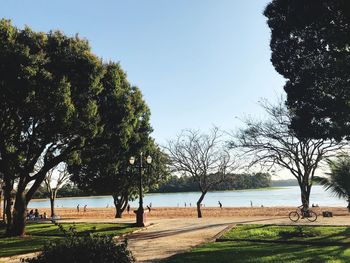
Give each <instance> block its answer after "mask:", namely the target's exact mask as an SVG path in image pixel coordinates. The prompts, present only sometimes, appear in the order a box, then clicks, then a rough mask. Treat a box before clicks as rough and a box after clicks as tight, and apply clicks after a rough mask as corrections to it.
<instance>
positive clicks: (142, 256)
mask: <svg viewBox="0 0 350 263" xmlns="http://www.w3.org/2000/svg"><path fill="white" fill-rule="evenodd" d="M74 221H75V222H79V221H84V222H86V221H94V222H96V221H99V222H116V220H115V219H108V220H74ZM117 221H118V222H127V220H124V219H119V220H117ZM299 222H300V224H305V225H350V216H339V217H334V218H323V217H320V218H318V219H317V221H316V222H315V223H310V222H308V221H307V220H300V221H299ZM151 223H153V224H154V225H152V226H150V227H148V228H146V229H144V230H142V231H139V232H136V233H133V234H131V235H129V236H128V240H129V248H130V249H131V250H132V251H133V253H134V255H135V257H136V259H137V262H140V263H150V262H159V261H160V260H162V259H164V258H167V257H170V256H171V255H174V254H177V253H181V252H184V251H187V250H189V249H191V248H192V247H195V246H197V245H199V244H202V243H204V242H208V241H210V240H213V238H214V237H215V236H216V235H217V234H218V233H219V232H221V231H222V230H224V229H225V228H226V227H227V226H229V225H231V224H286V225H290V224H291V222H290V220H289V219H288V217H250V218H244V217H229V218H214V217H212V218H201V219H198V218H176V219H152V221H151ZM293 224H294V223H293ZM27 255H28V254H27ZM30 256H31V257H32V256H33V254H31V255H30ZM21 257H23V255H22V256H16V257H11V258H0V263H2V262H6V263H17V262H20V258H21Z"/></svg>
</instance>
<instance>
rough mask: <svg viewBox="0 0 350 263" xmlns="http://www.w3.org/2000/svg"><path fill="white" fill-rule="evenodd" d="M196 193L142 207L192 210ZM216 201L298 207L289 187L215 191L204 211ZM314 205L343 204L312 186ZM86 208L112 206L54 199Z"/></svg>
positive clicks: (149, 198)
mask: <svg viewBox="0 0 350 263" xmlns="http://www.w3.org/2000/svg"><path fill="white" fill-rule="evenodd" d="M199 196H200V193H199V192H187V193H166V194H163V193H162V194H146V195H145V197H144V204H145V206H146V204H149V203H152V206H153V207H177V206H180V207H184V206H185V203H186V205H187V206H189V205H190V204H191V206H195V204H196V202H197V199H198V198H199ZM218 201H220V202H221V203H222V204H223V206H224V207H248V206H250V201H252V202H253V206H261V205H264V206H295V207H296V206H298V205H300V204H301V201H300V190H299V187H298V186H290V187H283V188H276V189H268V190H242V191H218V192H209V193H207V195H206V196H205V198H204V201H203V204H204V205H205V206H206V207H217V206H218ZM312 203H315V204H319V205H320V206H343V207H346V205H347V204H346V202H345V201H344V200H342V199H338V198H336V197H333V196H332V195H331V194H330V193H329V192H326V191H324V189H323V188H322V187H321V186H313V187H312V190H311V197H310V204H312ZM78 204H80V206H84V205H87V206H88V207H106V206H107V205H108V206H113V198H112V197H111V196H94V197H70V198H58V199H57V200H56V205H57V206H58V207H65V208H66V207H76V206H77V205H78ZM131 206H132V207H137V206H138V200H135V201H133V202H131ZM29 207H31V208H45V207H50V202H49V200H48V199H44V200H34V201H31V202H30V203H29Z"/></svg>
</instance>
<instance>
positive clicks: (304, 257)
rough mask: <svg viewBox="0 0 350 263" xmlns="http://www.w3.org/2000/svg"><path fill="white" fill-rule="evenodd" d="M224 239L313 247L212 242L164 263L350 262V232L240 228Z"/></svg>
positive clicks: (323, 228) (321, 228)
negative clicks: (336, 243) (337, 244)
mask: <svg viewBox="0 0 350 263" xmlns="http://www.w3.org/2000/svg"><path fill="white" fill-rule="evenodd" d="M222 238H223V239H225V238H227V239H250V240H275V241H279V240H280V241H283V240H295V241H307V242H315V244H312V245H299V244H283V243H273V244H272V243H263V242H261V243H260V242H248V241H226V242H211V243H207V244H204V245H202V246H199V247H196V248H194V249H192V250H191V251H190V252H186V253H183V254H178V255H175V256H173V257H171V258H169V259H167V260H165V261H164V262H166V263H177V262H194V263H195V262H208V263H210V262H213V263H220V262H242V263H245V262H249V263H252V262H257V263H258V262H261V263H270V262H271V263H272V262H284V263H285V262H288V263H289V262H293V263H299V262H300V263H301V262H315V263H323V262H332V263H346V262H350V228H349V227H332V226H302V227H298V226H270V225H239V226H237V227H235V228H233V229H232V230H231V231H229V232H228V233H226V234H225V235H224V236H223V237H222ZM317 242H341V243H349V246H336V245H329V246H320V245H319V244H317Z"/></svg>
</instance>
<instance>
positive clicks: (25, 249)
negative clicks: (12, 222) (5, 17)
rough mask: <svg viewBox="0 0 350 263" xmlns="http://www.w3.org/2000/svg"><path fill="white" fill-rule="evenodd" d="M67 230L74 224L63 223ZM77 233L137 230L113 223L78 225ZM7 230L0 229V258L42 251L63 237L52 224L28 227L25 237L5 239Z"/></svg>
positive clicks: (115, 234) (112, 232)
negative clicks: (48, 243) (50, 243)
mask: <svg viewBox="0 0 350 263" xmlns="http://www.w3.org/2000/svg"><path fill="white" fill-rule="evenodd" d="M62 225H63V227H64V228H65V229H67V230H68V229H69V227H70V226H72V225H73V224H68V223H63V224H62ZM75 228H76V231H77V232H78V233H79V234H81V235H82V234H84V233H98V234H101V235H112V236H117V235H122V234H125V233H128V232H131V231H133V230H135V228H134V227H133V226H132V225H131V224H111V223H77V224H75ZM4 233H5V229H4V228H3V227H1V228H0V257H7V256H13V255H18V254H23V253H29V252H33V251H38V250H41V249H42V247H43V245H44V244H46V243H47V242H49V241H54V240H55V239H59V238H62V237H63V233H62V232H60V231H59V230H58V227H57V226H56V225H54V224H50V223H33V224H28V225H27V227H26V233H27V236H25V237H5V236H4Z"/></svg>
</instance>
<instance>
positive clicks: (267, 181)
mask: <svg viewBox="0 0 350 263" xmlns="http://www.w3.org/2000/svg"><path fill="white" fill-rule="evenodd" d="M212 176H218V175H215V174H214V175H212ZM270 186H271V175H270V174H268V173H253V174H246V173H243V174H227V175H226V177H225V180H224V181H223V182H221V183H218V184H216V185H214V186H213V187H212V189H211V191H223V190H241V189H254V188H264V187H270ZM191 191H199V186H198V183H196V182H195V181H194V180H193V178H192V177H190V176H181V177H178V176H175V175H172V176H170V177H169V179H168V180H167V181H165V182H164V183H162V184H161V185H160V186H159V188H157V189H152V192H153V193H173V192H191Z"/></svg>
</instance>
